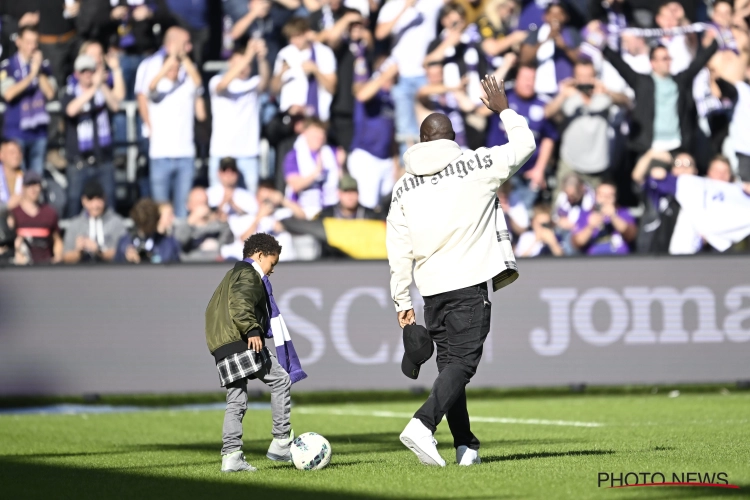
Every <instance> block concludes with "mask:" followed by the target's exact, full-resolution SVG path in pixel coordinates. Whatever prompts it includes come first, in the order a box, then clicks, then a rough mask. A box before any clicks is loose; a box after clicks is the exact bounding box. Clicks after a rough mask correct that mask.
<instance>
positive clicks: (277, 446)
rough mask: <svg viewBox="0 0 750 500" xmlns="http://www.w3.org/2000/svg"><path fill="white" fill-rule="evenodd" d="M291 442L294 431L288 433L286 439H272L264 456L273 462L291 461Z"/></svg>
mask: <svg viewBox="0 0 750 500" xmlns="http://www.w3.org/2000/svg"><path fill="white" fill-rule="evenodd" d="M292 441H294V431H291V432H290V433H289V437H288V438H286V439H276V438H273V441H271V446H269V447H268V453H266V456H267V457H268V458H270V459H271V460H273V461H275V462H291V461H292Z"/></svg>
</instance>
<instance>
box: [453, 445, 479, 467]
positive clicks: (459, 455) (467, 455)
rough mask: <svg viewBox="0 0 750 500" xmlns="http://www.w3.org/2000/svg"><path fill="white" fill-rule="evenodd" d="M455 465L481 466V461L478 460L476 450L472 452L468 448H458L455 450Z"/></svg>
mask: <svg viewBox="0 0 750 500" xmlns="http://www.w3.org/2000/svg"><path fill="white" fill-rule="evenodd" d="M456 463H457V464H458V465H474V464H481V463H482V460H481V459H480V458H479V452H478V451H477V450H472V449H471V448H469V447H468V446H459V447H458V448H456Z"/></svg>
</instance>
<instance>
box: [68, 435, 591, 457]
mask: <svg viewBox="0 0 750 500" xmlns="http://www.w3.org/2000/svg"><path fill="white" fill-rule="evenodd" d="M326 439H328V441H329V442H330V443H331V447H332V448H333V450H334V453H335V454H336V455H351V454H357V453H388V452H392V451H402V450H405V449H406V448H404V445H403V444H401V441H399V439H398V434H396V433H393V432H375V433H368V434H328V435H326ZM270 442H271V441H270V439H246V440H244V445H243V450H244V451H245V453H246V454H247V455H248V456H249V457H252V456H254V455H257V454H260V455H265V454H266V450H267V449H268V445H269V444H270ZM572 443H580V441H578V440H569V439H509V440H502V439H498V440H491V441H482V446H483V447H492V446H542V445H554V444H572ZM220 449H221V441H218V440H217V441H216V442H210V443H207V442H203V443H157V444H148V445H136V446H133V447H131V448H130V451H192V452H199V453H211V454H214V455H217V456H218V454H219V450H220ZM438 449H441V450H452V449H453V440H452V439H450V438H448V439H445V440H442V441H440V443H439V444H438ZM118 452H119V453H127V452H126V451H122V450H118ZM82 455H83V454H82ZM61 456H65V455H61ZM71 456H72V455H71ZM530 458H533V457H530ZM482 460H483V461H484V457H483V458H482ZM495 460H509V459H506V458H502V457H500V458H497V457H496V458H495Z"/></svg>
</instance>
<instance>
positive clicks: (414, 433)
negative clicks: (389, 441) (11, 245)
mask: <svg viewBox="0 0 750 500" xmlns="http://www.w3.org/2000/svg"><path fill="white" fill-rule="evenodd" d="M399 438H400V439H401V442H402V443H404V446H406V447H407V448H409V449H410V450H411V451H413V452H414V453H415V454H416V455H417V458H419V461H420V462H422V463H423V464H425V465H437V466H439V467H445V460H443V457H441V456H440V453H438V450H437V448H436V447H435V444H436V443H437V441H435V438H433V437H432V432H430V429H428V428H427V427H425V425H424V424H423V423H422V422H421V421H420V420H419V419H418V418H413V419H411V421H410V422H409V423H408V424H407V425H406V428H405V429H404V432H402V433H401V436H399Z"/></svg>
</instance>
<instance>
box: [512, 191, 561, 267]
mask: <svg viewBox="0 0 750 500" xmlns="http://www.w3.org/2000/svg"><path fill="white" fill-rule="evenodd" d="M532 214H533V215H532V217H531V229H530V230H529V231H526V232H525V233H523V234H522V235H521V237H520V238H518V243H516V255H517V256H519V257H537V256H539V255H554V256H555V257H560V256H561V255H563V249H562V246H561V245H560V242H559V241H558V239H557V235H556V234H555V225H554V223H553V222H552V209H551V208H550V206H549V204H546V203H537V204H536V205H534V208H533V209H532Z"/></svg>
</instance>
